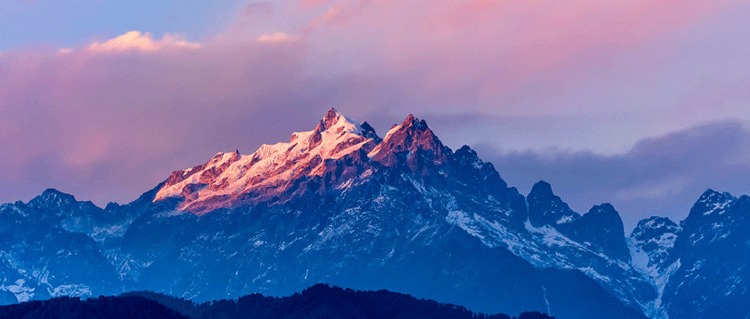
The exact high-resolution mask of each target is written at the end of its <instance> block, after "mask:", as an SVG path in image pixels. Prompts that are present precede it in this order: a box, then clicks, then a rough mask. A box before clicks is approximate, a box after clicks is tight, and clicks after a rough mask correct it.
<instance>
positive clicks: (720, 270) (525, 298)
mask: <svg viewBox="0 0 750 319" xmlns="http://www.w3.org/2000/svg"><path fill="white" fill-rule="evenodd" d="M749 214H750V197H748V196H741V197H734V196H732V195H730V194H727V193H720V192H716V191H713V190H707V191H706V192H705V193H704V194H702V195H701V196H700V198H699V199H698V201H697V202H696V203H695V205H694V206H693V208H692V209H691V210H690V212H689V214H688V217H687V218H686V219H685V220H683V221H680V222H679V223H676V222H674V221H671V220H669V219H667V218H664V217H651V218H648V219H645V220H642V221H640V222H639V223H638V224H637V226H636V227H635V229H633V230H632V231H631V232H630V234H626V233H625V229H624V226H623V223H622V220H621V218H620V216H619V214H618V212H617V211H616V210H615V208H614V207H613V206H612V205H610V204H606V203H605V204H601V205H596V206H594V207H592V208H591V210H589V211H588V212H587V213H585V214H580V213H578V212H575V211H573V210H572V209H571V208H570V207H569V206H568V205H567V204H566V203H565V202H564V201H563V200H562V199H561V198H560V197H559V196H557V195H555V193H554V192H553V189H552V186H551V185H550V184H548V183H546V182H543V181H542V182H539V183H537V184H536V185H534V187H533V188H532V190H531V192H530V193H529V194H526V195H525V196H524V195H522V194H520V193H519V191H518V190H517V189H516V188H513V187H510V186H509V185H507V183H506V182H505V181H504V180H503V179H502V178H501V177H500V174H499V173H498V172H497V171H496V170H495V168H494V167H493V166H492V164H490V163H488V162H485V161H483V160H481V159H480V158H479V157H478V155H477V153H476V152H475V151H474V150H472V149H471V148H470V147H468V146H463V147H461V148H459V149H457V150H455V151H454V150H452V149H450V148H449V147H447V146H445V145H444V144H443V143H442V142H441V141H440V139H438V137H437V136H436V135H435V133H434V132H433V131H432V130H431V129H430V128H429V127H428V125H427V123H426V122H425V121H423V120H420V119H417V118H415V117H414V116H412V115H409V116H408V117H407V118H406V119H405V120H404V121H403V122H402V123H400V124H397V125H394V126H393V127H392V128H391V129H390V130H389V131H388V132H387V133H386V134H385V135H384V137H382V138H381V137H379V135H378V134H377V133H376V132H375V130H374V129H373V128H372V127H371V126H370V125H369V124H367V123H366V122H365V123H361V124H360V123H358V122H356V121H353V120H351V119H349V118H347V117H346V116H344V115H342V114H340V113H338V112H337V111H336V110H335V109H331V110H329V111H328V112H327V113H326V114H325V116H324V117H323V119H321V120H320V122H319V123H318V124H317V126H316V127H315V128H314V129H313V130H311V131H304V132H296V133H293V134H292V135H291V137H290V139H289V142H284V143H277V144H273V145H262V146H261V147H260V148H259V149H258V150H257V151H256V152H254V153H253V154H249V155H245V154H240V152H238V151H234V152H227V153H218V154H216V155H215V156H213V157H212V158H211V159H210V160H209V161H208V162H206V163H205V164H202V165H198V166H194V167H191V168H187V169H183V170H177V171H174V172H173V173H172V174H171V175H169V176H168V177H167V178H166V179H165V180H164V181H163V182H162V183H160V184H159V185H157V186H156V187H155V188H153V189H152V190H150V191H147V192H145V193H144V194H143V195H141V196H140V197H139V198H138V199H136V200H135V201H133V202H131V203H128V204H125V205H119V204H114V203H112V204H109V205H107V206H106V207H104V208H100V207H97V206H96V205H94V204H92V203H91V202H85V201H78V200H76V199H75V198H74V197H73V196H72V195H69V194H65V193H62V192H60V191H57V190H54V189H48V190H46V191H44V192H43V193H42V194H41V195H39V196H37V197H36V198H34V199H32V200H31V201H29V202H27V203H24V202H15V203H9V204H4V205H1V206H0V304H2V303H6V304H9V303H15V302H23V301H28V300H38V299H47V298H52V297H59V296H78V297H87V296H98V295H117V294H120V293H122V292H127V291H137V290H152V291H155V292H158V293H164V294H168V295H171V296H176V297H180V298H186V299H189V300H194V301H196V302H201V301H208V300H216V299H224V298H238V297H240V296H243V295H247V294H250V293H263V294H266V295H270V296H283V295H289V294H292V293H294V292H298V291H301V290H302V289H304V288H306V287H309V286H312V285H314V284H316V283H327V284H332V285H336V286H342V287H348V288H353V289H360V290H374V289H388V290H391V291H395V292H400V293H407V294H411V295H413V296H416V297H418V298H430V299H434V300H437V301H440V302H447V303H453V304H458V305H461V306H465V307H467V308H469V309H471V310H472V311H478V312H484V313H510V314H519V313H522V312H525V311H540V312H545V313H549V314H551V315H553V316H555V317H557V318H562V319H567V318H659V319H662V318H673V319H674V318H722V317H730V318H747V317H748V316H750V305H749V304H750V303H747V302H746V301H747V300H748V298H749V297H750V295H749V294H748V290H749V289H750V281H749V280H750V267H748V261H750V218H748V215H749Z"/></svg>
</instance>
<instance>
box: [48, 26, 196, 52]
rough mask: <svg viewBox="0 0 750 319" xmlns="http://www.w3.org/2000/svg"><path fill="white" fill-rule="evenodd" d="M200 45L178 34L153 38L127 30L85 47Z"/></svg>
mask: <svg viewBox="0 0 750 319" xmlns="http://www.w3.org/2000/svg"><path fill="white" fill-rule="evenodd" d="M200 47H201V45H200V44H199V43H196V42H190V41H187V40H185V39H183V38H182V37H181V36H179V35H174V34H165V35H164V36H163V37H162V38H161V39H155V38H154V37H153V35H152V34H151V33H148V32H145V33H142V32H140V31H128V32H126V33H124V34H122V35H119V36H117V37H115V38H112V39H109V40H107V41H104V42H93V43H91V44H90V45H89V46H88V47H87V49H88V50H90V51H92V52H104V53H112V52H114V53H123V52H143V53H155V52H159V51H161V50H166V49H198V48H200ZM62 53H70V50H69V49H68V50H64V51H62Z"/></svg>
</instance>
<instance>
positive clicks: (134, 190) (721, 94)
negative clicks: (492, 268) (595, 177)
mask: <svg viewBox="0 0 750 319" xmlns="http://www.w3.org/2000/svg"><path fill="white" fill-rule="evenodd" d="M143 10H148V8H145V7H144V8H143ZM747 16H750V4H748V3H747V2H746V1H739V0H718V1H716V0H714V1H708V0H687V1H685V0H682V1H676V0H662V1H650V0H643V1H625V2H615V3H613V2H610V1H607V2H604V1H567V2H561V1H534V2H529V1H490V0H475V1H427V0H425V1H390V0H358V1H327V0H301V1H274V2H252V3H251V2H248V3H244V4H241V5H239V6H238V7H237V9H236V12H235V13H234V14H230V15H228V16H227V17H226V18H225V19H224V20H223V21H224V22H222V23H220V24H219V25H217V26H215V27H214V28H211V30H214V31H213V33H211V34H209V35H205V34H204V35H201V36H197V35H196V33H195V32H192V33H185V31H184V30H171V31H170V33H165V34H161V33H154V32H152V30H148V29H140V28H135V29H133V30H131V31H130V32H121V33H116V34H113V35H111V36H109V37H101V33H96V34H91V35H90V36H88V37H84V38H81V39H80V40H79V41H78V42H76V43H80V44H79V45H75V46H71V47H56V46H55V45H53V44H50V43H44V42H41V43H38V44H35V45H24V46H21V47H19V48H16V49H8V50H6V51H1V52H0V128H2V129H1V130H0V147H2V149H4V150H5V152H3V153H2V154H0V176H2V179H0V201H2V202H5V201H13V200H17V199H23V200H27V199H29V198H30V197H32V196H34V195H35V194H38V193H39V192H41V191H42V190H43V189H44V188H47V187H56V188H60V189H61V190H63V191H67V192H71V193H73V194H75V195H77V196H78V197H79V198H81V199H91V200H94V201H95V202H96V203H99V204H103V203H106V202H108V201H120V202H125V201H129V200H132V199H134V198H136V197H137V196H138V195H139V194H140V193H141V192H143V191H146V190H148V189H149V188H151V187H153V186H155V185H156V184H157V183H158V182H160V181H162V180H163V179H164V178H166V177H167V176H168V174H169V172H171V171H172V170H174V169H177V168H183V167H188V166H192V165H194V164H197V163H201V162H204V161H205V160H207V159H208V158H210V156H211V155H212V154H214V153H215V152H218V151H226V150H233V149H235V148H237V149H239V150H240V151H241V152H244V153H249V152H252V151H254V150H255V148H256V147H257V146H259V145H260V144H261V143H272V142H276V141H281V140H285V139H286V138H287V137H288V135H289V133H290V132H292V131H295V130H307V129H311V128H312V127H313V126H314V123H315V122H316V121H317V120H318V118H319V117H320V116H321V115H322V114H323V112H324V111H325V109H326V108H328V107H329V106H335V107H336V108H338V109H339V110H340V111H342V112H343V113H345V114H347V115H349V116H350V117H353V118H355V119H358V120H360V121H365V120H367V121H369V122H371V123H373V124H374V125H375V128H376V129H378V131H379V132H380V133H381V134H382V133H384V132H385V130H386V129H387V128H388V127H389V125H390V124H392V123H394V122H397V121H399V120H401V119H402V118H403V117H405V116H406V114H408V113H414V114H416V115H417V116H419V117H422V118H425V119H426V120H427V121H428V122H429V123H431V125H432V126H433V127H434V128H435V130H436V132H437V133H438V135H439V136H440V137H441V139H443V140H444V141H445V142H446V143H447V144H448V145H449V146H451V147H453V148H457V147H460V146H461V145H462V144H469V145H483V146H485V147H486V149H487V150H488V151H487V152H496V153H497V154H508V153H513V152H526V151H530V152H535V153H539V154H547V155H549V154H557V153H560V152H563V153H568V152H577V151H586V152H592V153H594V154H603V155H602V156H616V155H618V154H620V155H622V154H627V153H628V152H630V151H631V148H632V147H633V146H634V145H636V143H638V142H639V141H641V140H642V139H644V138H651V137H658V136H663V135H665V134H669V133H671V132H676V131H685V130H690V129H691V128H693V127H696V126H700V125H703V124H705V123H715V122H717V121H718V122H721V121H727V120H731V121H732V123H740V124H739V125H740V127H747V123H748V121H750V111H749V108H750V93H749V92H750V61H749V60H748V59H747V57H748V56H750V43H749V42H750V41H747V40H746V39H745V38H746V37H747V35H748V34H750V27H749V26H748V23H747V21H746V20H747ZM42 22H43V21H39V23H42ZM105 33H106V32H105ZM12 47H13V46H12ZM480 155H481V154H480ZM494 155H495V153H493V154H487V157H491V156H494ZM498 156H499V155H498ZM613 169H614V168H613ZM500 173H501V175H504V174H503V172H502V171H501V172H500ZM510 175H513V174H510ZM543 177H544V176H541V178H543ZM675 178H676V179H677V177H675ZM727 178H729V177H727ZM644 179H647V177H644ZM509 182H510V183H511V184H514V181H513V180H510V181H509ZM699 182H700V181H698V182H696V183H698V184H700V183H699ZM704 182H705V184H710V183H717V184H721V183H722V180H706V181H704ZM518 183H528V182H527V181H525V180H524V181H518ZM667 184H668V183H667ZM726 184H731V185H733V184H732V183H731V181H727V182H726ZM674 185H678V183H675V184H674ZM517 186H520V187H521V188H522V189H523V188H525V187H529V186H530V185H517ZM675 187H676V188H680V187H681V186H679V185H678V186H675ZM705 187H715V188H719V189H721V187H722V185H705ZM676 191H688V190H686V189H685V187H681V189H679V190H676ZM689 191H691V192H692V189H691V190H689ZM740 191H742V190H741V189H740ZM745 191H748V192H750V189H745ZM612 195H613V196H614V195H616V194H612ZM590 204H595V203H590Z"/></svg>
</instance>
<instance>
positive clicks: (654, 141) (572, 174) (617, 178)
mask: <svg viewBox="0 0 750 319" xmlns="http://www.w3.org/2000/svg"><path fill="white" fill-rule="evenodd" d="M478 148H479V149H480V151H479V152H480V155H484V158H485V159H487V160H490V161H491V162H492V163H493V164H495V166H496V167H497V169H498V171H499V172H500V174H501V176H503V177H504V178H505V179H506V181H508V182H509V183H510V184H511V185H517V186H519V187H520V189H521V190H522V191H524V192H528V191H529V190H530V188H531V186H532V185H533V183H535V182H536V181H538V180H546V181H548V182H550V183H551V184H552V185H553V187H554V188H555V191H556V192H557V193H558V194H561V197H562V198H563V199H564V200H566V201H568V202H569V203H571V204H572V205H571V206H572V207H574V208H576V209H577V210H578V211H579V212H585V211H587V210H588V208H589V207H591V206H592V205H595V204H599V203H603V202H610V203H613V204H614V205H615V207H616V208H617V209H618V210H619V211H620V212H621V214H622V215H623V219H624V220H625V222H626V224H628V225H630V226H634V225H635V223H636V222H637V221H638V220H640V219H642V218H645V217H649V216H652V215H662V216H668V217H670V218H672V219H674V220H676V221H679V220H682V219H684V218H685V217H687V213H688V211H689V209H690V207H691V206H692V204H693V203H694V202H695V201H696V200H697V198H698V196H699V195H700V194H701V193H702V192H703V191H705V190H706V189H707V188H714V189H716V190H720V191H730V192H733V193H734V194H736V195H741V194H750V185H748V183H747V177H748V176H750V162H748V161H747V159H748V158H750V130H748V127H747V125H745V124H743V123H741V122H738V121H735V120H727V121H720V122H714V123H710V124H705V125H700V126H697V127H693V128H690V129H686V130H682V131H677V132H673V133H670V134H666V135H663V136H659V137H655V138H646V139H643V140H641V141H639V142H638V143H637V144H636V145H635V146H633V147H632V148H631V149H630V150H628V151H627V152H624V153H621V154H613V155H601V154H596V153H594V152H591V151H559V150H558V151H554V150H550V151H548V152H538V151H514V152H508V153H503V152H498V151H497V150H496V149H493V147H491V146H488V145H484V146H479V147H478Z"/></svg>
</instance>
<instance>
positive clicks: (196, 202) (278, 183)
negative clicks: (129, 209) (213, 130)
mask: <svg viewBox="0 0 750 319" xmlns="http://www.w3.org/2000/svg"><path fill="white" fill-rule="evenodd" d="M379 141H380V139H379V138H378V136H377V134H375V131H374V130H373V129H372V127H371V126H369V125H367V124H366V123H365V125H361V124H359V123H358V122H356V121H353V120H351V119H349V118H347V117H346V116H344V115H343V114H341V113H339V112H338V111H336V109H334V108H331V109H329V110H328V112H326V114H325V116H324V117H323V118H322V119H321V120H320V122H319V123H318V125H317V126H316V127H315V128H314V129H313V130H311V131H303V132H294V133H292V135H291V137H290V139H289V142H287V143H276V144H272V145H269V144H264V145H261V146H260V147H259V148H258V150H257V151H256V152H254V153H253V154H250V155H241V154H240V153H239V152H238V151H234V152H227V153H218V154H216V155H215V156H214V157H213V158H211V160H209V161H208V162H207V163H205V164H203V165H199V166H195V167H192V168H188V169H185V170H179V171H175V172H173V173H172V175H171V176H170V177H169V178H168V179H167V181H166V183H165V184H164V186H163V187H162V188H161V189H160V190H159V191H158V192H157V194H156V196H155V198H154V201H160V200H164V199H167V198H180V199H182V202H181V204H180V205H179V206H178V209H181V210H187V211H191V212H193V213H197V214H201V213H205V212H208V211H211V210H214V209H217V208H228V207H232V206H235V204H239V203H243V202H247V201H254V200H259V199H262V198H268V197H271V196H273V195H275V194H278V193H280V192H283V191H284V190H287V189H288V188H289V187H290V186H292V185H291V184H292V183H291V181H293V180H295V179H297V178H299V177H301V176H320V175H322V174H323V173H324V171H325V161H327V160H337V159H340V158H342V157H344V156H347V155H349V154H352V153H354V152H357V151H359V150H364V152H365V153H367V152H369V151H371V150H372V149H373V148H374V147H375V145H376V144H377V143H378V142H379Z"/></svg>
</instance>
